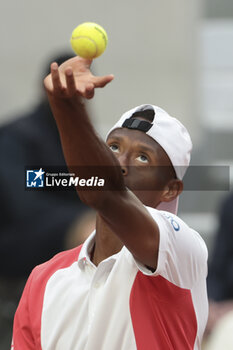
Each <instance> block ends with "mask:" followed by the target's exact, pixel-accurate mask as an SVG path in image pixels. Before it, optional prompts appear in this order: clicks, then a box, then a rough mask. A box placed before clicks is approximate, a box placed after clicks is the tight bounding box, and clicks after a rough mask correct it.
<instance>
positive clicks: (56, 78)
mask: <svg viewBox="0 0 233 350" xmlns="http://www.w3.org/2000/svg"><path fill="white" fill-rule="evenodd" d="M50 68H51V77H52V82H53V89H54V92H58V91H61V89H62V84H61V80H60V75H59V71H58V64H57V63H56V62H53V63H52V64H51V66H50Z"/></svg>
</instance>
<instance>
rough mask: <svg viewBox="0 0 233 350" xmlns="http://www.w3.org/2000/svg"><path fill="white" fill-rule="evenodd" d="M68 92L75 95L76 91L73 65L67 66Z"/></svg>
mask: <svg viewBox="0 0 233 350" xmlns="http://www.w3.org/2000/svg"><path fill="white" fill-rule="evenodd" d="M65 77H66V86H67V93H68V95H69V96H73V95H74V94H75V92H76V85H75V80H74V74H73V70H72V68H71V67H67V68H66V70H65Z"/></svg>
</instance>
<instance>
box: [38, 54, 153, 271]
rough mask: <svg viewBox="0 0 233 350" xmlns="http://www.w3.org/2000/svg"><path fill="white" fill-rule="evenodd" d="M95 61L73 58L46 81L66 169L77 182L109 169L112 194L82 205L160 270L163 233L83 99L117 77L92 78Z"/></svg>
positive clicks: (93, 195) (84, 196)
mask: <svg viewBox="0 0 233 350" xmlns="http://www.w3.org/2000/svg"><path fill="white" fill-rule="evenodd" d="M90 65H91V61H90V60H86V59H82V58H80V57H75V58H72V59H70V60H68V61H66V62H65V63H63V64H62V65H61V66H60V67H58V66H57V64H56V63H52V65H51V74H50V75H49V76H47V77H46V78H45V81H44V83H45V87H46V90H47V93H48V98H49V102H50V105H51V108H52V111H53V115H54V118H55V119H56V122H57V126H58V129H59V132H60V137H61V142H62V147H63V151H64V156H65V159H66V163H67V165H68V167H69V168H70V170H71V171H72V172H75V173H76V175H77V176H79V175H80V174H77V168H76V167H77V166H82V167H83V169H86V173H85V176H87V177H88V176H91V175H92V174H91V173H90V174H88V171H90V168H89V166H93V165H95V166H96V167H100V169H101V167H102V168H103V166H105V169H106V167H108V174H107V176H108V180H110V186H111V189H112V190H110V191H80V190H79V189H78V188H77V191H78V193H79V196H80V198H81V200H82V201H83V202H85V203H86V204H87V205H89V206H91V207H93V208H94V209H95V210H97V211H98V213H99V214H100V216H101V217H102V218H103V220H104V221H105V222H106V223H107V225H108V226H109V227H110V229H111V230H112V231H113V232H114V233H115V234H116V235H117V236H118V237H119V238H120V239H121V241H122V242H123V244H124V245H126V247H127V248H128V249H129V250H130V251H131V253H132V254H133V255H134V256H135V258H137V259H138V260H139V261H140V262H141V263H143V264H145V265H148V266H150V267H152V268H156V266H157V256H158V245H159V229H158V226H157V224H156V223H155V221H154V220H153V219H152V217H151V216H150V214H149V213H148V212H147V210H146V209H145V208H144V206H143V204H142V203H141V202H140V201H139V200H138V199H137V197H136V196H135V195H134V194H133V193H132V192H131V191H128V190H126V188H125V185H124V179H123V176H122V173H121V169H120V166H119V162H118V160H117V159H116V157H115V156H114V155H113V153H112V151H111V150H110V149H109V148H108V147H107V145H106V144H105V143H104V142H103V141H102V140H101V139H100V138H99V137H98V136H97V134H96V132H95V130H94V128H93V126H92V124H91V122H90V120H89V118H88V115H87V112H86V110H85V107H84V104H83V102H82V98H87V99H89V98H92V97H93V96H94V91H95V88H99V87H104V86H105V85H106V84H108V83H109V82H110V81H112V79H113V76H112V75H107V76H103V77H96V76H94V75H92V73H91V72H90Z"/></svg>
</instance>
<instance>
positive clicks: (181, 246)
mask: <svg viewBox="0 0 233 350" xmlns="http://www.w3.org/2000/svg"><path fill="white" fill-rule="evenodd" d="M146 209H147V210H148V211H149V213H150V214H151V216H152V217H153V219H154V220H155V221H156V223H157V225H158V226H159V235H160V237H159V253H158V264H157V269H156V271H154V272H152V271H150V270H149V269H148V268H147V267H146V266H145V265H143V264H141V263H140V262H138V261H136V260H135V262H136V265H137V267H138V269H139V270H140V271H141V272H142V273H143V274H145V275H148V276H158V275H161V276H162V277H164V278H166V279H167V280H169V281H170V282H171V283H173V284H175V285H177V286H179V287H181V288H187V289H190V288H192V287H193V285H194V284H195V283H196V282H197V280H198V278H199V277H200V275H202V276H204V277H206V276H207V257H208V253H207V248H206V245H205V242H204V241H203V239H202V238H201V237H200V235H199V234H198V233H197V232H196V231H194V230H192V229H191V228H190V227H188V225H186V224H185V223H184V222H183V221H182V220H181V219H180V218H178V217H177V216H176V215H173V214H171V213H168V212H165V211H159V210H156V209H153V208H149V207H146Z"/></svg>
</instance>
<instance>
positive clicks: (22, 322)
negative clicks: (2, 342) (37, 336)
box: [11, 273, 39, 350]
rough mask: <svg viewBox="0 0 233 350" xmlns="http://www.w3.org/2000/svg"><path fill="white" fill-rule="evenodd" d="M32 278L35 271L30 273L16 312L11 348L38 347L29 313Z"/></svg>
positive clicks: (33, 348)
mask: <svg viewBox="0 0 233 350" xmlns="http://www.w3.org/2000/svg"><path fill="white" fill-rule="evenodd" d="M32 278H33V273H32V274H31V275H30V277H29V279H28V281H27V283H26V286H25V288H24V291H23V294H22V297H21V299H20V302H19V305H18V308H17V310H16V313H15V317H14V324H13V337H12V345H11V350H22V349H23V350H37V349H38V348H37V347H36V344H35V340H34V337H33V332H32V327H31V320H30V313H29V294H30V287H31V282H32ZM38 350H39V349H38Z"/></svg>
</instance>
